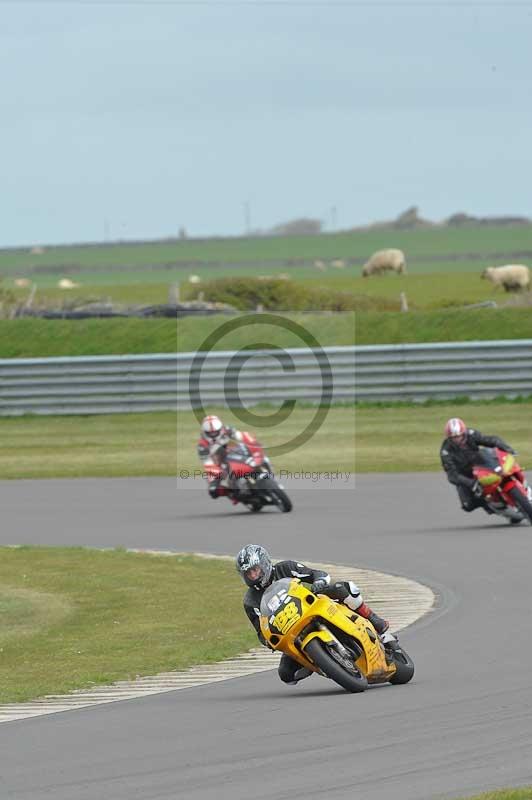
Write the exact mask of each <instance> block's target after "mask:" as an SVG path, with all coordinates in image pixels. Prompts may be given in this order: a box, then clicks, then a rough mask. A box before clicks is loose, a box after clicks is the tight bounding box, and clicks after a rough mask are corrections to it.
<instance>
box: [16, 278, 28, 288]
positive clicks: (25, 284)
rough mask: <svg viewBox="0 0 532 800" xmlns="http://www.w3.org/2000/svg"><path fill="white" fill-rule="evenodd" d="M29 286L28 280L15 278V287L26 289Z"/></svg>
mask: <svg viewBox="0 0 532 800" xmlns="http://www.w3.org/2000/svg"><path fill="white" fill-rule="evenodd" d="M30 285H31V281H30V279H29V278H15V286H17V287H18V288H19V289H27V288H28V286H30Z"/></svg>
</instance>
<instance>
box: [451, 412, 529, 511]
mask: <svg viewBox="0 0 532 800" xmlns="http://www.w3.org/2000/svg"><path fill="white" fill-rule="evenodd" d="M480 445H482V446H484V447H498V448H499V450H505V451H506V452H507V453H515V450H513V449H512V448H511V447H510V445H508V444H506V442H504V441H503V440H502V439H500V438H499V437H498V436H486V435H484V434H483V433H481V432H480V431H477V430H475V429H474V428H468V427H466V424H465V422H464V421H463V419H460V418H459V417H452V419H450V420H448V421H447V423H446V425H445V439H444V441H443V443H442V446H441V448H440V458H441V463H442V466H443V469H444V470H445V472H446V473H447V478H448V480H449V482H450V483H453V484H454V485H455V486H456V490H457V492H458V497H459V498H460V503H461V506H462V508H463V510H464V511H474V509H475V508H479V507H482V508H484V509H485V510H486V511H487V512H488V513H489V514H493V511H492V510H491V508H490V507H489V506H488V504H487V503H486V502H485V501H484V499H483V497H482V487H481V486H480V484H479V482H478V481H477V480H475V478H474V477H473V465H474V464H475V463H476V461H477V458H476V456H477V454H478V451H479V446H480Z"/></svg>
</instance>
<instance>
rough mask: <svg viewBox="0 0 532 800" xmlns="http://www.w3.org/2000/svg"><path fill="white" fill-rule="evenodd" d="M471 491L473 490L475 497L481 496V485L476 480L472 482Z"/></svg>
mask: <svg viewBox="0 0 532 800" xmlns="http://www.w3.org/2000/svg"><path fill="white" fill-rule="evenodd" d="M471 491H472V492H473V494H474V495H475V497H482V486H481V485H480V483H479V482H478V481H475V482H474V483H473V486H472V487H471Z"/></svg>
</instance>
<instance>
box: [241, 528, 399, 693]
mask: <svg viewBox="0 0 532 800" xmlns="http://www.w3.org/2000/svg"><path fill="white" fill-rule="evenodd" d="M236 568H237V571H238V574H239V575H240V577H241V578H242V580H243V581H244V583H245V584H246V586H247V587H248V590H247V592H246V594H245V595H244V611H245V612H246V614H247V616H248V619H249V621H250V622H251V624H252V625H253V627H254V628H255V630H256V631H257V635H258V637H259V640H260V642H261V644H263V645H265V646H267V645H266V641H265V640H264V637H263V635H262V632H261V629H260V621H259V620H260V601H261V599H262V595H263V594H264V591H265V589H267V588H268V586H270V584H271V583H273V581H277V580H279V578H299V580H301V581H303V582H305V583H310V584H312V586H311V591H312V592H314V593H315V594H325V595H327V597H330V598H331V599H332V600H338V601H339V602H342V603H344V604H345V605H346V606H347V607H348V608H350V609H351V610H352V611H356V613H357V614H360V616H362V617H364V618H365V619H369V621H370V622H371V624H372V625H373V627H374V628H375V630H376V631H377V633H378V634H379V635H382V634H383V633H385V632H386V631H387V630H388V628H389V627H390V624H389V623H388V622H387V621H386V620H385V619H382V617H379V616H378V614H376V613H375V611H373V610H372V609H371V608H370V607H369V606H368V605H367V603H365V602H364V600H363V599H362V596H361V594H360V589H359V588H358V586H357V585H356V584H355V583H353V581H337V582H336V583H333V584H332V585H331V577H330V575H328V573H327V572H324V571H323V570H321V569H312V568H311V567H307V566H305V564H301V563H300V562H299V561H278V562H277V563H276V564H273V562H272V560H271V557H270V554H269V553H268V551H267V550H266V548H264V547H262V546H261V545H260V544H247V545H246V546H245V547H243V548H242V550H240V552H239V553H238V555H237V557H236ZM278 671H279V677H280V679H281V680H282V681H283V683H297V682H298V681H300V680H302V679H303V678H308V676H309V675H312V672H311V671H310V670H308V669H307V668H306V667H302V666H301V665H300V664H298V663H297V661H294V659H292V658H290V656H288V655H286V653H283V655H282V657H281V661H280V664H279V670H278Z"/></svg>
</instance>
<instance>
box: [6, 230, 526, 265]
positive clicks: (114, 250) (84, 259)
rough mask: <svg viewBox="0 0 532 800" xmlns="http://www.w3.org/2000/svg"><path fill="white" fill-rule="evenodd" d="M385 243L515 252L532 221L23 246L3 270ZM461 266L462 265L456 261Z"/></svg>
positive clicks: (353, 252) (346, 251)
mask: <svg viewBox="0 0 532 800" xmlns="http://www.w3.org/2000/svg"><path fill="white" fill-rule="evenodd" d="M383 247H400V248H402V249H403V250H404V251H405V252H406V254H407V257H408V256H411V257H412V258H413V259H421V261H420V262H419V263H420V266H421V267H422V266H423V263H422V261H423V258H426V259H427V262H428V261H430V259H431V258H433V257H436V256H437V257H440V258H442V257H445V256H449V262H450V263H451V264H454V263H455V257H456V256H457V255H462V256H469V255H471V254H485V255H490V254H495V253H505V254H511V253H516V252H523V251H532V225H528V226H522V225H517V226H501V225H482V226H474V227H464V228H446V227H435V228H430V229H419V230H410V231H408V230H404V231H400V230H382V229H380V230H379V229H373V230H364V231H353V232H350V233H329V234H321V235H319V236H304V237H298V236H294V237H262V238H257V237H253V238H231V239H203V240H184V241H170V242H152V243H140V244H134V243H131V244H115V245H90V246H84V247H80V246H65V247H46V248H45V252H44V253H42V254H41V255H36V254H32V253H31V252H30V248H26V249H24V250H3V251H0V274H13V273H15V272H17V273H18V272H19V271H23V270H24V269H28V268H31V267H39V269H41V268H42V269H43V270H45V269H46V268H47V267H65V268H66V269H68V268H69V267H72V268H76V267H81V268H83V269H90V268H91V267H92V268H97V269H100V268H107V267H117V266H126V267H127V266H131V267H135V268H143V267H146V266H157V265H178V264H180V265H182V266H184V267H187V268H188V267H193V266H198V265H201V264H205V265H207V263H211V264H226V265H238V264H244V265H245V264H248V265H251V264H255V265H257V264H261V263H262V264H268V263H271V262H275V261H284V262H291V265H293V266H296V265H297V263H298V261H301V260H304V261H307V262H310V261H313V260H315V259H321V260H323V259H325V260H333V259H345V260H348V259H350V258H352V259H366V258H367V257H368V256H369V255H370V254H371V253H372V252H374V251H375V250H378V249H381V248H383ZM457 268H458V269H459V268H460V267H458V266H457Z"/></svg>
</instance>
